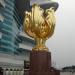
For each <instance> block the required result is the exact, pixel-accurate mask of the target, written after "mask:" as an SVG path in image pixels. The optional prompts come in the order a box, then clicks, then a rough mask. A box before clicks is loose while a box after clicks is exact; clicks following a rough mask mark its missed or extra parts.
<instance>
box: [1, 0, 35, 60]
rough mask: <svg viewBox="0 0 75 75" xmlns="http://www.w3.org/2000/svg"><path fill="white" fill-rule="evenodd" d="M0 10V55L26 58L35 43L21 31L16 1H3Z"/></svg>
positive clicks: (20, 20) (21, 25) (21, 26)
mask: <svg viewBox="0 0 75 75" xmlns="http://www.w3.org/2000/svg"><path fill="white" fill-rule="evenodd" d="M4 3H5V6H4V7H2V8H1V9H0V14H1V15H2V16H3V19H2V17H1V19H2V21H1V20H0V53H5V54H9V55H18V56H23V57H24V59H25V57H28V54H29V52H30V50H31V49H32V47H33V46H34V44H35V42H34V40H33V39H31V38H30V37H28V36H27V35H26V34H25V33H24V31H23V24H22V22H23V20H22V19H21V18H20V16H19V14H18V12H19V11H18V9H17V7H16V0H4Z"/></svg>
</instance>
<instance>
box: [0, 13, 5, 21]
mask: <svg viewBox="0 0 75 75" xmlns="http://www.w3.org/2000/svg"><path fill="white" fill-rule="evenodd" d="M0 21H1V22H3V21H4V17H3V16H2V14H0Z"/></svg>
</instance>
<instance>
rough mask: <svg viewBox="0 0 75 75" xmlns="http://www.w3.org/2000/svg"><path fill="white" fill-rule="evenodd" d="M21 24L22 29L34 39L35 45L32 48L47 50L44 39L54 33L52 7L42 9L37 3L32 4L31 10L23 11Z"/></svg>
mask: <svg viewBox="0 0 75 75" xmlns="http://www.w3.org/2000/svg"><path fill="white" fill-rule="evenodd" d="M23 24H24V31H25V32H26V33H27V34H28V35H29V36H30V37H32V38H34V39H35V40H36V45H35V47H34V48H33V49H32V50H37V51H39V50H41V51H43V50H44V51H48V48H47V47H46V46H45V41H46V40H47V39H48V38H49V37H51V36H52V35H53V33H54V29H55V16H54V8H53V7H50V8H49V9H46V10H43V9H42V8H41V7H40V6H39V5H37V4H34V5H33V6H32V10H31V12H28V11H26V12H25V18H24V23H23Z"/></svg>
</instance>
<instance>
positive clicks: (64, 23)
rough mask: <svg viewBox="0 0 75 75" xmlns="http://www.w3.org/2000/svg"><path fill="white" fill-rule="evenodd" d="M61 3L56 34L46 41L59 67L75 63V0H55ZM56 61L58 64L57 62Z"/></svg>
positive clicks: (57, 16) (57, 12)
mask: <svg viewBox="0 0 75 75" xmlns="http://www.w3.org/2000/svg"><path fill="white" fill-rule="evenodd" d="M54 1H57V2H58V3H59V8H58V10H57V11H56V12H55V15H56V27H55V32H54V35H53V36H52V37H51V38H50V39H49V40H48V41H47V42H46V46H47V47H48V48H49V50H50V51H51V53H52V61H53V62H54V65H55V66H56V67H57V68H61V67H64V66H69V65H75V59H74V57H75V33H74V32H75V0H54ZM55 63H56V64H55Z"/></svg>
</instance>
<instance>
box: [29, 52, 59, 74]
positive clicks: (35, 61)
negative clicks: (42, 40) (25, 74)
mask: <svg viewBox="0 0 75 75" xmlns="http://www.w3.org/2000/svg"><path fill="white" fill-rule="evenodd" d="M59 74H60V73H59V72H58V71H57V70H53V69H52V68H51V53H50V52H46V51H31V53H30V70H29V75H59Z"/></svg>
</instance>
